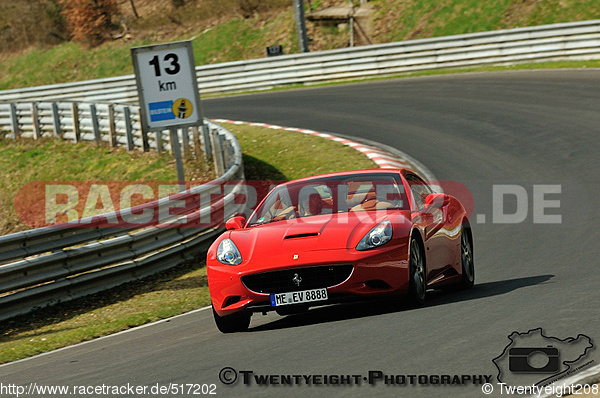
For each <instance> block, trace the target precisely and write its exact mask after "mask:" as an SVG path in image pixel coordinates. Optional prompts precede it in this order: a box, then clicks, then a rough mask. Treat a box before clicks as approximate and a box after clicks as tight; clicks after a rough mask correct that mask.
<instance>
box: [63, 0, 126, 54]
mask: <svg viewBox="0 0 600 398" xmlns="http://www.w3.org/2000/svg"><path fill="white" fill-rule="evenodd" d="M60 2H61V5H62V7H63V14H64V15H65V17H66V21H67V27H68V29H69V32H70V33H71V37H72V39H73V41H76V42H80V43H83V44H86V45H88V46H96V45H98V44H100V43H102V42H103V41H105V40H106V39H107V38H108V37H109V36H110V32H111V31H112V30H113V29H114V28H115V25H114V24H113V19H115V18H116V17H117V16H118V14H119V8H118V7H117V2H116V0H60Z"/></svg>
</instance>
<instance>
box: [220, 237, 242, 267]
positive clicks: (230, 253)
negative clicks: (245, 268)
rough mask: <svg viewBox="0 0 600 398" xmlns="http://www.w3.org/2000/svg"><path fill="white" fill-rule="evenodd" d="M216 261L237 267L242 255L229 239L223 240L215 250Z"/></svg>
mask: <svg viewBox="0 0 600 398" xmlns="http://www.w3.org/2000/svg"><path fill="white" fill-rule="evenodd" d="M217 260H219V262H220V263H223V264H227V265H238V264H240V263H241V262H242V255H241V254H240V251H239V250H238V248H237V247H236V246H235V243H233V241H232V240H231V239H223V240H222V241H221V243H219V247H218V248H217Z"/></svg>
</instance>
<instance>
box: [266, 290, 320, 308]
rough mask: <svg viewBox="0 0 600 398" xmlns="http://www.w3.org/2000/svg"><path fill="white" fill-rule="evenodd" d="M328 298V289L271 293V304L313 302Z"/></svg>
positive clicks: (277, 305) (275, 305)
mask: <svg viewBox="0 0 600 398" xmlns="http://www.w3.org/2000/svg"><path fill="white" fill-rule="evenodd" d="M323 300H327V289H325V288H322V289H312V290H303V291H301V292H289V293H277V294H271V306H272V307H279V306H281V305H290V304H302V303H312V302H313V301H323Z"/></svg>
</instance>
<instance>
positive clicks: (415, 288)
mask: <svg viewBox="0 0 600 398" xmlns="http://www.w3.org/2000/svg"><path fill="white" fill-rule="evenodd" d="M409 278H410V280H409V283H408V300H409V302H410V303H411V304H416V305H420V304H422V303H423V302H424V301H425V293H426V291H427V279H426V273H425V259H424V258H423V250H422V249H421V245H420V244H419V242H418V241H417V239H415V238H412V239H411V240H410V257H409Z"/></svg>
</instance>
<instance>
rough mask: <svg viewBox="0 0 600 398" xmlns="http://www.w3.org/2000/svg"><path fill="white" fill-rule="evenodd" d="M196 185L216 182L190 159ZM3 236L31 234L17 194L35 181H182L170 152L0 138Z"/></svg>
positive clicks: (208, 171)
mask: <svg viewBox="0 0 600 398" xmlns="http://www.w3.org/2000/svg"><path fill="white" fill-rule="evenodd" d="M185 167H186V170H187V171H188V177H191V178H190V179H192V180H203V181H207V180H210V179H212V177H213V173H212V171H211V168H210V166H209V165H208V164H207V163H205V162H204V161H203V160H199V161H196V160H187V161H186V165H185ZM0 170H2V173H0V235H5V234H8V233H12V232H18V231H22V230H25V229H29V226H27V225H25V224H24V223H23V222H22V221H21V220H20V219H19V218H18V216H17V214H16V212H15V206H14V205H13V200H14V198H15V196H16V194H17V191H18V190H19V189H21V188H23V187H24V186H25V185H26V184H28V183H30V182H34V181H87V180H91V181H98V180H101V181H111V180H118V181H123V180H124V181H139V180H146V181H177V174H176V172H175V162H174V160H173V157H172V156H171V155H169V154H168V153H165V154H163V155H161V156H158V155H157V154H156V153H155V152H148V153H143V152H138V151H132V152H127V151H126V150H124V149H122V148H110V147H108V146H99V147H98V146H96V145H94V144H90V143H79V144H73V143H71V142H67V141H62V140H55V139H41V140H31V139H17V140H12V139H0Z"/></svg>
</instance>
